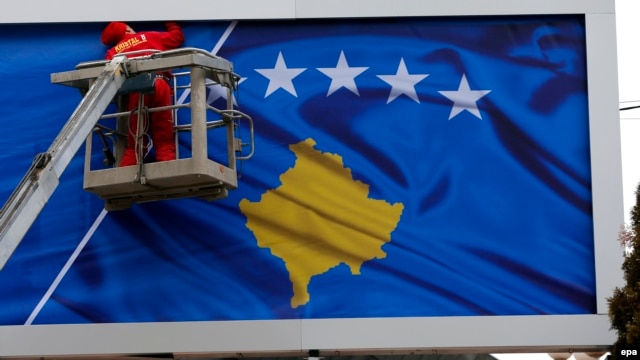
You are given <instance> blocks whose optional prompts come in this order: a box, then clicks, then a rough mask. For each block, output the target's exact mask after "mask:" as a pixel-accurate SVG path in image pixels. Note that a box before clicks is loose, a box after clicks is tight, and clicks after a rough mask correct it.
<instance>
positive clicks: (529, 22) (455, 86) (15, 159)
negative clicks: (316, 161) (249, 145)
mask: <svg viewBox="0 0 640 360" xmlns="http://www.w3.org/2000/svg"><path fill="white" fill-rule="evenodd" d="M145 25H147V24H145ZM148 25H149V26H151V25H153V24H148ZM227 25H228V24H227V23H219V22H213V23H198V22H194V23H186V24H184V26H183V27H184V31H185V34H186V43H185V46H192V47H198V48H203V49H206V50H210V49H212V48H213V46H214V45H215V44H216V43H217V41H218V39H219V38H220V37H221V36H222V34H223V33H224V31H225V28H226V26H227ZM78 26H79V27H81V28H83V27H86V29H85V28H83V29H82V30H83V31H71V29H72V26H70V25H39V26H37V27H38V29H35V30H38V31H35V30H34V29H32V28H30V27H29V28H26V27H21V26H13V27H12V29H8V30H11V32H12V33H14V34H17V35H12V36H11V38H9V37H8V36H7V37H4V36H0V44H1V45H2V46H0V60H2V61H0V64H1V65H0V74H2V75H3V77H5V78H6V81H7V83H9V84H12V88H10V87H4V88H3V89H2V90H0V91H2V93H0V98H2V99H4V100H5V101H7V100H8V99H10V100H11V101H12V102H13V103H14V104H15V106H12V107H10V108H4V109H3V110H2V111H3V112H4V114H3V115H4V116H2V121H3V124H5V129H8V132H7V134H10V135H11V136H9V137H8V139H7V141H3V144H2V145H0V146H1V147H2V150H3V151H2V153H1V154H0V161H2V164H4V165H5V168H6V169H10V170H8V171H7V175H6V176H4V177H3V178H2V180H0V181H1V182H0V184H1V192H0V194H1V195H2V197H3V198H6V197H7V196H8V194H9V193H10V191H11V189H12V188H13V186H15V184H17V182H18V180H19V178H20V177H21V176H22V174H23V171H24V170H26V168H27V167H28V160H26V159H31V157H32V154H35V153H37V152H39V151H44V150H46V147H47V145H48V142H49V141H50V140H52V139H53V137H54V136H55V134H56V133H57V131H58V130H59V129H60V127H61V126H62V125H63V124H64V121H66V117H68V115H70V114H71V112H72V110H73V109H74V107H75V104H77V102H79V95H78V94H77V93H74V91H72V90H69V89H65V88H62V87H60V86H59V85H50V84H48V79H49V73H52V72H58V71H66V70H70V69H72V68H73V66H75V64H76V63H79V62H82V61H86V60H89V59H96V58H100V57H101V56H102V54H103V51H104V49H103V48H102V47H101V45H100V43H99V32H100V30H101V27H100V26H98V25H95V26H94V25H91V24H88V25H78ZM5 27H7V28H8V27H11V26H5ZM76 28H77V26H76ZM4 30H7V29H4ZM8 30H7V31H8ZM7 31H3V32H2V33H7V34H8V33H9V32H7ZM42 33H46V35H44V36H43V38H42ZM39 36H40V37H39ZM16 37H17V39H18V40H16ZM51 42H55V43H56V45H55V47H51V45H50V43H51ZM25 44H30V45H29V46H26V45H25ZM43 50H45V51H46V53H47V54H48V55H47V61H46V62H44V61H42V59H41V58H40V57H39V54H40V53H41V52H42V51H43ZM218 55H220V56H222V57H224V58H226V59H229V60H230V61H232V62H233V63H234V69H235V72H236V73H238V74H239V75H240V76H242V78H243V80H242V82H241V84H240V86H239V91H238V92H237V93H236V94H234V96H235V101H236V102H237V104H238V108H239V110H241V111H243V112H245V113H248V114H250V115H251V116H252V117H253V119H254V122H255V126H256V128H255V134H256V153H255V155H254V157H253V158H252V159H251V160H249V161H246V162H243V163H241V164H240V166H239V170H240V173H241V177H240V178H239V189H238V190H235V191H232V192H231V193H230V195H229V197H228V198H227V199H224V200H219V201H216V202H205V201H202V200H199V199H181V200H171V201H165V202H154V203H146V204H140V205H135V206H134V207H132V208H131V209H128V210H125V211H120V212H112V213H109V214H108V215H107V216H106V217H105V219H104V221H103V222H102V223H101V225H100V226H99V227H98V229H97V230H96V232H95V234H94V235H93V237H92V238H91V239H90V241H89V242H88V243H87V245H86V247H85V248H84V250H83V251H82V253H81V254H80V256H79V257H78V259H77V260H76V262H75V263H74V264H73V266H71V268H70V269H69V272H68V273H67V274H66V276H65V277H64V278H63V279H62V281H61V282H60V285H59V286H58V287H57V289H56V290H55V291H54V292H53V294H52V296H51V298H50V299H49V300H48V301H47V302H46V304H45V305H44V307H43V308H42V310H41V312H40V313H39V314H38V316H37V317H36V318H35V320H34V324H65V323H109V322H147V321H150V322H152V321H205V320H264V319H297V318H347V317H354V318H357V317H405V316H468V315H488V316H492V315H533V314H591V313H594V312H595V311H596V300H595V269H594V265H593V262H594V252H593V233H592V227H593V219H592V213H591V205H592V204H591V175H590V172H591V169H590V155H589V130H588V129H589V119H588V109H587V105H588V101H587V100H588V99H587V78H586V66H585V58H586V55H585V26H584V19H583V17H581V16H545V17H477V18H476V17H464V18H403V19H392V18H389V19H366V20H354V19H344V20H331V21H329V20H326V21H324V20H323V21H320V20H309V21H306V20H305V21H269V22H260V21H255V22H251V21H247V22H239V23H238V24H237V26H235V28H234V29H233V31H232V32H231V33H230V34H229V36H228V38H227V39H226V41H225V42H224V44H222V46H221V47H220V50H219V51H218ZM25 64H29V68H32V69H34V71H32V72H29V76H20V72H21V71H22V70H23V69H24V66H25ZM209 91H210V92H209V95H210V96H208V98H209V100H210V101H211V103H212V104H213V105H215V106H222V105H221V104H224V102H225V99H221V98H217V97H216V96H214V95H215V94H214V93H213V92H214V91H215V89H209ZM17 94H20V95H17ZM31 104H38V106H31ZM241 131H242V129H241ZM245 136H246V134H245ZM307 139H312V140H313V142H314V144H315V145H314V146H313V149H309V150H308V151H309V152H311V151H317V152H318V153H321V154H329V155H335V156H332V159H334V160H335V161H337V162H339V163H338V165H339V167H342V168H344V169H348V170H349V173H350V176H351V178H350V179H348V180H350V181H352V182H357V183H361V184H364V185H366V188H367V190H368V195H367V197H368V200H372V201H373V200H375V201H384V202H386V203H388V204H390V205H391V204H402V212H401V215H400V217H399V219H398V221H397V222H396V224H395V227H394V228H393V229H391V230H390V231H389V232H388V234H387V235H388V239H386V240H385V241H383V240H382V239H381V240H380V249H381V250H382V252H383V255H382V256H378V257H372V258H370V259H366V261H363V262H362V263H361V266H360V268H359V273H357V274H356V273H354V271H353V269H352V268H350V267H349V266H347V265H346V264H345V263H340V262H337V263H335V264H334V265H335V266H331V267H330V268H329V269H328V270H327V271H325V272H322V273H318V274H316V275H315V276H312V277H311V278H310V280H309V281H308V284H306V285H307V287H306V291H307V293H308V295H309V299H308V301H307V302H305V303H304V304H301V305H299V306H293V305H292V303H291V299H292V296H294V294H293V291H294V290H293V288H292V280H291V279H292V274H291V273H290V269H291V268H292V267H291V265H292V264H291V263H290V261H299V263H298V264H296V265H300V266H302V265H304V264H305V262H307V263H308V264H313V262H314V261H318V259H319V258H320V257H321V256H314V254H313V253H309V252H307V251H306V250H305V249H306V247H305V244H307V243H306V242H308V241H309V239H308V236H307V235H304V234H307V232H306V231H307V230H309V227H311V228H312V229H317V233H318V234H321V233H330V234H331V239H327V238H323V236H321V235H318V236H317V238H318V241H321V242H322V241H326V242H327V243H330V244H331V246H332V247H336V248H342V245H340V244H341V243H342V244H345V245H344V247H345V248H346V247H347V245H346V244H348V243H349V242H350V241H352V240H353V239H350V238H341V236H340V233H338V234H337V235H336V233H334V232H330V231H325V230H327V229H329V228H331V229H334V228H335V227H334V226H336V224H339V225H340V226H345V228H349V229H354V228H358V225H359V222H360V221H361V219H359V218H358V217H356V216H354V211H353V210H352V209H351V208H350V207H349V206H350V204H347V203H341V202H340V201H339V200H336V199H335V198H338V199H340V198H343V197H342V196H333V197H332V196H331V195H332V194H336V193H338V194H339V193H340V191H341V190H342V189H340V188H337V187H336V186H337V185H336V184H337V183H333V182H327V183H320V184H318V185H321V186H319V187H318V189H319V190H317V191H313V192H311V191H307V192H297V193H296V192H294V194H296V195H293V196H291V197H289V198H282V200H280V201H281V202H278V204H282V207H278V206H273V207H270V208H269V213H270V214H268V215H267V216H265V217H264V218H261V219H260V221H261V222H262V223H263V224H266V225H264V226H272V225H270V224H271V223H273V219H275V218H277V217H278V214H287V212H286V211H285V207H287V206H288V205H290V204H293V203H296V204H310V205H305V206H306V209H307V210H308V211H309V213H310V214H318V212H319V207H316V206H314V204H315V203H319V202H321V201H325V200H326V199H328V198H331V199H332V200H331V201H332V204H334V205H332V206H333V209H334V212H333V213H332V214H331V216H325V217H323V222H322V223H319V224H315V223H312V222H311V221H307V222H305V221H300V220H299V219H294V218H293V217H292V218H291V219H288V218H287V219H284V220H283V221H282V222H283V223H284V224H286V226H282V229H280V230H282V232H283V235H282V236H283V239H284V240H282V241H283V243H282V244H278V245H279V246H283V247H285V248H289V249H292V253H293V254H298V255H299V256H297V259H295V260H291V259H290V258H282V257H278V256H276V255H275V254H276V253H277V252H276V251H275V249H274V248H269V247H265V246H262V245H261V242H260V241H259V238H258V235H257V234H259V231H258V230H257V229H256V228H251V227H250V226H249V225H248V224H249V223H250V220H253V219H255V218H252V216H253V215H252V214H249V213H246V212H244V210H243V209H244V208H243V207H241V206H240V204H241V203H243V202H247V203H253V204H258V205H260V204H261V201H262V200H263V199H265V198H266V197H265V194H268V193H269V194H284V192H281V191H280V189H283V188H284V187H285V186H287V187H289V186H294V185H292V184H291V183H283V181H285V180H284V179H285V177H284V176H283V174H285V173H287V172H288V171H295V170H296V169H297V168H298V165H300V161H302V160H301V158H300V156H301V154H300V153H296V152H295V151H293V150H292V145H295V144H300V143H301V142H304V141H305V140H307ZM189 146H190V144H189V140H188V138H187V137H182V138H181V141H180V147H181V150H180V153H181V154H183V155H184V156H186V155H188V154H189ZM222 153H224V152H222ZM210 154H211V155H212V156H213V157H216V156H219V154H220V150H219V148H217V147H215V144H213V145H211V148H210ZM83 155H84V154H83V151H81V152H80V153H79V154H78V155H77V156H76V158H74V161H73V162H72V165H71V166H70V168H69V169H68V170H67V172H66V173H65V175H64V176H63V178H62V183H61V186H60V187H59V188H58V190H57V192H56V193H55V195H54V197H53V198H52V199H51V201H50V203H49V204H48V205H47V207H46V208H45V210H44V211H43V213H42V215H41V216H40V218H39V219H38V220H37V222H36V224H35V225H34V227H33V228H32V229H31V231H30V232H29V233H28V235H27V237H26V238H25V240H24V241H23V243H22V244H21V245H20V247H19V248H18V250H17V251H16V253H15V254H14V256H13V257H12V259H11V260H10V262H9V263H8V264H7V266H6V268H5V269H4V270H3V271H2V272H0V286H1V287H2V288H3V289H6V290H5V291H3V292H2V294H0V324H2V325H9V324H22V323H24V321H25V319H26V318H27V317H28V316H29V314H30V313H31V311H32V310H33V308H34V307H35V306H36V304H37V303H38V302H39V300H40V298H41V297H42V296H43V294H44V293H45V292H46V290H47V288H48V286H49V284H50V283H51V282H52V281H53V279H54V278H55V277H56V275H57V273H58V271H60V268H61V267H62V265H63V264H64V263H65V261H66V259H67V258H68V257H69V255H70V254H71V253H72V252H73V250H74V247H75V246H76V245H77V243H78V242H79V241H80V239H82V238H83V236H84V234H85V232H86V231H87V230H88V229H89V227H90V226H91V225H92V223H93V221H94V220H95V218H96V217H97V216H98V214H99V213H100V211H101V209H102V202H101V201H100V200H99V199H97V198H95V197H94V196H92V195H90V194H87V193H84V192H83V191H82V186H81V182H82V180H81V177H82V161H83ZM18 164H20V165H22V166H17V165H18ZM9 165H14V166H9ZM305 175H307V176H308V177H306V178H301V179H300V181H301V182H302V183H301V184H300V185H299V186H303V184H305V183H306V184H308V183H310V182H313V181H319V180H317V179H320V178H323V177H322V176H320V175H321V174H320V173H317V174H315V175H314V174H309V173H307V174H305ZM322 175H323V176H324V174H322ZM290 178H291V177H286V179H290ZM305 189H306V188H305ZM314 189H316V188H314ZM345 197H347V196H345ZM262 204H264V203H262ZM264 206H267V205H264ZM350 209H351V210H350ZM272 216H273V217H272ZM308 219H310V218H308ZM314 219H315V218H314ZM278 220H282V219H278ZM303 230H304V231H303ZM360 231H362V232H366V230H360ZM372 236H374V235H372ZM303 237H305V238H303ZM374 237H375V236H374ZM376 239H377V237H376ZM356 245H357V244H356ZM298 247H299V248H298ZM349 248H350V249H351V248H356V249H357V248H358V247H357V246H355V247H354V246H353V244H350V245H349ZM327 251H329V250H327ZM316 255H320V254H316ZM322 255H323V256H324V255H327V254H322Z"/></svg>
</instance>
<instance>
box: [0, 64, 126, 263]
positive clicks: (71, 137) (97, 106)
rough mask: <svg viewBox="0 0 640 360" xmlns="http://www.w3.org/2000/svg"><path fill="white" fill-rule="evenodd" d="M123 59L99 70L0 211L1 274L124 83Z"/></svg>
mask: <svg viewBox="0 0 640 360" xmlns="http://www.w3.org/2000/svg"><path fill="white" fill-rule="evenodd" d="M126 61H127V59H126V58H125V57H116V58H114V59H113V60H112V61H111V62H109V63H108V64H107V65H106V66H105V67H104V69H103V70H102V72H101V74H100V76H98V78H97V79H96V80H95V82H94V83H93V85H92V86H91V88H90V89H89V91H88V92H87V94H86V95H85V97H84V98H83V99H82V101H81V102H80V105H78V107H77V108H76V110H75V111H74V112H73V114H72V115H71V117H70V118H69V120H68V121H67V123H66V124H65V125H64V127H63V128H62V130H61V131H60V133H59V134H58V136H57V137H56V138H55V140H54V141H53V142H52V144H51V146H50V147H49V150H48V151H47V152H46V153H44V154H41V155H39V156H38V157H37V158H36V161H34V164H33V165H32V166H31V168H29V170H28V172H27V174H26V175H25V176H24V178H23V179H22V181H21V182H20V184H19V185H18V187H17V188H16V189H15V191H14V192H13V193H12V194H11V196H10V197H9V199H8V200H7V202H6V203H5V205H4V206H3V207H2V210H0V270H1V269H2V268H3V267H4V265H5V264H6V263H7V261H8V260H9V257H11V255H12V254H13V252H14V251H15V249H16V248H17V247H18V245H19V244H20V242H21V241H22V239H23V238H24V236H25V234H26V233H27V231H28V230H29V228H30V227H31V225H32V224H33V222H34V221H35V219H36V218H37V217H38V215H39V214H40V212H41V211H42V209H43V208H44V206H45V204H46V203H47V201H48V200H49V198H50V197H51V195H52V194H53V192H54V191H55V189H56V188H57V187H58V183H59V179H60V176H61V175H62V173H63V172H64V170H65V169H66V168H67V166H68V165H69V163H70V162H71V159H72V158H73V156H74V155H75V154H76V153H77V152H78V150H79V149H80V147H81V146H82V143H83V142H84V140H85V139H86V137H87V136H89V135H90V134H91V132H92V131H93V128H94V126H95V125H96V124H97V122H98V120H99V119H100V116H101V115H102V113H103V112H104V111H105V110H106V108H107V106H108V105H109V103H110V102H111V100H112V99H113V97H114V96H115V95H116V93H117V92H118V90H119V89H120V87H121V86H122V84H123V83H124V80H125V74H124V72H123V69H122V65H123V64H124V63H125V62H126Z"/></svg>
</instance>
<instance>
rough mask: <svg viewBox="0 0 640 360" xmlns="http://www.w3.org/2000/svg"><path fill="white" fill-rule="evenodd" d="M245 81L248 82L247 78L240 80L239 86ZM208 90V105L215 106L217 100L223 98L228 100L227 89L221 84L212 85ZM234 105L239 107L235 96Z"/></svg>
mask: <svg viewBox="0 0 640 360" xmlns="http://www.w3.org/2000/svg"><path fill="white" fill-rule="evenodd" d="M245 80H247V78H240V80H239V81H238V84H242V83H243V82H244V81H245ZM207 88H208V89H209V95H208V96H207V104H213V103H214V102H215V101H216V100H218V99H220V98H223V99H226V98H227V88H226V87H224V86H222V85H220V84H212V85H208V86H207ZM232 96H233V105H238V103H237V102H236V97H235V96H234V95H233V93H232Z"/></svg>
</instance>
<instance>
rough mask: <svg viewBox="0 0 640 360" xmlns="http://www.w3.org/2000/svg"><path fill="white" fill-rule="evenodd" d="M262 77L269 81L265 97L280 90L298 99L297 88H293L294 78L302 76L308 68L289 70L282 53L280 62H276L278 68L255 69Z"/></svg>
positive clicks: (279, 55)
mask: <svg viewBox="0 0 640 360" xmlns="http://www.w3.org/2000/svg"><path fill="white" fill-rule="evenodd" d="M255 70H256V71H257V72H258V73H260V75H262V76H264V77H266V78H267V79H269V86H268V87H267V92H266V93H265V94H264V97H265V98H266V97H267V96H269V95H271V94H272V93H273V92H274V91H276V90H278V89H284V90H286V91H287V92H289V93H290V94H291V95H293V96H295V97H298V94H297V93H296V88H295V87H294V86H293V78H295V77H296V76H298V75H300V74H301V73H302V72H303V71H305V70H307V69H306V68H291V69H289V68H287V64H286V63H285V62H284V57H282V52H279V53H278V60H276V66H275V67H274V68H273V69H255Z"/></svg>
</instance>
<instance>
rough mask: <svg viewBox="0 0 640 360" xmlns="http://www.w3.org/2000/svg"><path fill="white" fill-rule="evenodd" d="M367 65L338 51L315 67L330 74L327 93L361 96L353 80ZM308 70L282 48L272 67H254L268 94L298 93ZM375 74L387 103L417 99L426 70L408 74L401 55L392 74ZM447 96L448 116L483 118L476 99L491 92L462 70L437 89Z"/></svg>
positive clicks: (294, 94)
mask: <svg viewBox="0 0 640 360" xmlns="http://www.w3.org/2000/svg"><path fill="white" fill-rule="evenodd" d="M367 69H368V67H350V66H349V64H348V62H347V59H346V57H345V55H344V52H343V51H341V52H340V57H339V59H338V63H337V65H336V67H335V68H318V71H320V72H321V73H323V74H325V75H326V76H328V77H329V78H331V84H330V85H329V91H328V92H327V96H329V95H331V94H332V93H334V92H335V91H337V90H338V89H340V88H343V87H344V88H345V89H347V90H349V91H351V92H352V93H354V94H356V95H358V96H360V94H359V92H358V88H357V86H356V83H355V78H356V77H357V76H358V75H360V74H362V73H363V72H364V71H365V70H367ZM305 70H307V69H306V68H288V67H287V64H286V63H285V60H284V57H283V56H282V52H279V53H278V59H277V60H276V64H275V66H274V68H272V69H255V71H257V72H258V73H259V74H261V75H262V76H264V77H266V78H267V79H269V85H268V86H267V91H266V93H265V95H264V97H265V98H267V97H268V96H269V95H271V94H273V93H274V92H275V91H276V90H278V89H283V90H285V91H287V92H289V93H290V94H291V95H293V96H295V97H297V96H298V95H297V92H296V89H295V87H294V85H293V79H294V78H295V77H297V76H298V75H300V74H301V73H302V72H304V71H305ZM376 76H377V77H378V78H380V79H381V80H383V81H384V82H386V83H387V84H389V85H391V92H390V94H389V97H388V99H387V104H389V103H390V102H392V101H393V100H395V99H396V98H398V97H399V96H400V95H406V96H408V97H409V98H410V99H412V100H413V101H415V102H417V103H420V100H419V99H418V94H417V93H416V90H415V85H416V84H417V83H419V82H420V81H422V80H424V79H425V78H427V77H428V76H429V74H409V71H408V70H407V67H406V65H405V62H404V58H401V59H400V64H399V65H398V70H397V71H396V73H395V74H394V75H376ZM438 92H439V93H440V94H442V95H443V96H445V97H447V98H448V99H449V100H451V101H453V107H452V109H451V113H450V114H449V120H451V119H452V118H453V117H455V116H456V115H458V114H460V113H461V112H463V111H468V112H470V113H471V114H473V115H474V116H476V117H477V118H478V119H482V115H481V114H480V111H479V109H478V105H477V101H478V100H480V99H481V98H482V97H484V96H485V95H487V94H488V93H490V92H491V90H471V89H470V87H469V82H468V81H467V78H466V75H465V74H462V79H461V80H460V85H459V86H458V89H457V90H454V91H438Z"/></svg>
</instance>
